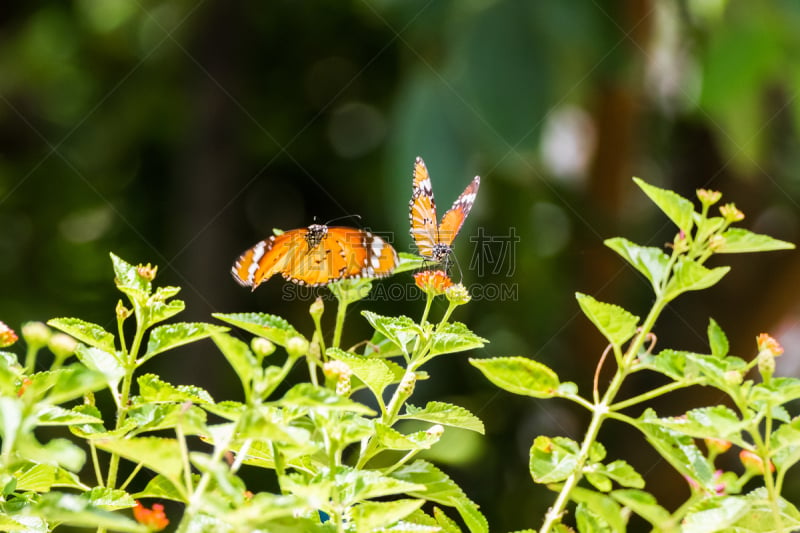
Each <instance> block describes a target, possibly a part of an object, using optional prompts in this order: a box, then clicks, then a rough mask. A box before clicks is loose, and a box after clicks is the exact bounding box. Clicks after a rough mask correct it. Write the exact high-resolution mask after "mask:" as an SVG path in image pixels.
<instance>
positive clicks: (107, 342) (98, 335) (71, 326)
mask: <svg viewBox="0 0 800 533" xmlns="http://www.w3.org/2000/svg"><path fill="white" fill-rule="evenodd" d="M47 325H48V326H51V327H53V328H56V329H58V330H61V331H63V332H64V333H66V334H67V335H71V336H72V337H75V338H76V339H77V340H79V341H81V342H83V343H85V344H88V345H89V346H94V347H95V348H98V349H100V350H103V351H106V352H111V353H114V351H115V348H114V335H112V334H111V333H109V332H108V331H106V330H105V329H103V327H102V326H99V325H97V324H92V323H91V322H86V321H84V320H80V319H79V318H53V319H51V320H48V321H47Z"/></svg>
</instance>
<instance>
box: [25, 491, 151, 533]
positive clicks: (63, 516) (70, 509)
mask: <svg viewBox="0 0 800 533" xmlns="http://www.w3.org/2000/svg"><path fill="white" fill-rule="evenodd" d="M31 511H32V513H35V514H37V515H39V516H43V517H45V518H46V519H47V520H48V522H50V523H54V522H56V523H59V524H60V525H65V526H74V527H85V528H91V529H98V528H103V529H108V530H112V531H124V532H131V533H147V531H148V530H147V528H146V527H145V526H143V525H141V524H138V523H136V522H134V521H133V520H131V519H130V518H127V517H126V516H123V515H122V514H120V513H115V512H111V511H106V510H105V509H102V508H100V507H97V506H94V505H92V504H91V503H90V502H89V500H88V499H87V498H85V497H83V496H78V495H75V494H62V493H58V492H50V493H47V494H42V495H41V497H40V498H39V500H38V501H37V502H36V503H34V504H33V505H32V506H31Z"/></svg>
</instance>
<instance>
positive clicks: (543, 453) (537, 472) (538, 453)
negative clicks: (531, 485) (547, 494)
mask: <svg viewBox="0 0 800 533" xmlns="http://www.w3.org/2000/svg"><path fill="white" fill-rule="evenodd" d="M579 450H580V446H578V443H577V442H575V441H574V440H572V439H568V438H566V437H546V436H544V435H540V436H538V437H536V438H535V439H534V440H533V444H532V445H531V450H530V461H529V465H528V466H529V469H530V473H531V477H533V480H534V481H535V482H536V483H558V482H561V481H564V480H565V479H567V477H569V475H570V474H572V472H574V471H575V468H576V467H577V465H578V451H579Z"/></svg>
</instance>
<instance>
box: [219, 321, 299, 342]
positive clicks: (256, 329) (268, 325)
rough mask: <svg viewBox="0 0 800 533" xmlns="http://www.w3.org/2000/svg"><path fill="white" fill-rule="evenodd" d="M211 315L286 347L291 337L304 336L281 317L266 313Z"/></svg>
mask: <svg viewBox="0 0 800 533" xmlns="http://www.w3.org/2000/svg"><path fill="white" fill-rule="evenodd" d="M211 316H213V317H214V318H216V319H219V320H222V321H223V322H227V323H228V324H231V325H233V326H236V327H238V328H241V329H243V330H245V331H248V332H250V333H252V334H253V335H256V336H257V337H264V338H265V339H268V340H270V341H272V342H274V343H275V344H277V345H278V346H283V347H286V343H287V342H288V341H289V339H291V338H293V337H300V338H305V337H303V336H302V335H300V334H299V333H298V332H297V330H296V329H294V327H292V326H291V325H290V324H289V323H288V322H287V321H286V320H284V319H283V318H281V317H279V316H275V315H269V314H267V313H212V314H211Z"/></svg>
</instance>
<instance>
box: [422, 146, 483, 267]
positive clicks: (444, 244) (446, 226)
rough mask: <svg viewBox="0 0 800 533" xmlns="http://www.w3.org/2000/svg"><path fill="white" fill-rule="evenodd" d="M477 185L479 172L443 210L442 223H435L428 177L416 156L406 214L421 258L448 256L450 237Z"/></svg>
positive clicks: (438, 259)
mask: <svg viewBox="0 0 800 533" xmlns="http://www.w3.org/2000/svg"><path fill="white" fill-rule="evenodd" d="M480 185H481V178H480V176H475V178H473V180H472V181H471V182H470V183H469V185H467V188H466V189H464V192H462V193H461V194H460V195H459V196H458V198H456V201H455V202H453V206H452V207H451V208H450V209H449V210H448V211H447V212H446V213H445V214H444V216H443V217H442V221H441V223H438V224H437V216H436V202H435V201H434V199H433V187H432V185H431V177H430V174H429V173H428V169H427V167H426V166H425V162H424V161H423V160H422V158H421V157H418V158H417V159H416V161H415V162H414V173H413V192H412V194H411V202H409V214H408V217H409V221H410V223H411V237H412V238H413V239H414V243H415V244H416V246H417V250H418V251H419V254H420V255H421V256H422V257H423V258H425V259H427V260H429V261H433V262H436V263H441V262H442V261H445V260H446V259H447V257H448V256H449V255H450V253H451V252H452V244H453V240H454V239H455V238H456V235H458V232H459V230H460V229H461V226H462V225H463V224H464V220H466V218H467V215H469V212H470V210H472V205H473V204H474V203H475V197H476V196H477V194H478V188H479V187H480Z"/></svg>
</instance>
